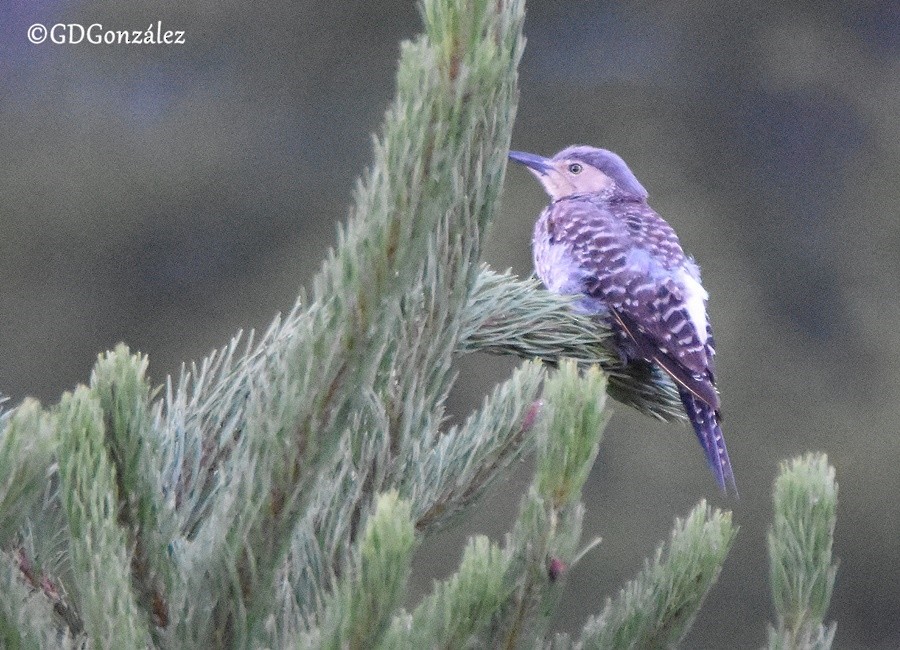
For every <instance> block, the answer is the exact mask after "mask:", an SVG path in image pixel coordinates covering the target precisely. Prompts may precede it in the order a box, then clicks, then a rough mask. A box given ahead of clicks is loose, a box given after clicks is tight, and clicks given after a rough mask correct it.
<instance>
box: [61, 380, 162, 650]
mask: <svg viewBox="0 0 900 650" xmlns="http://www.w3.org/2000/svg"><path fill="white" fill-rule="evenodd" d="M59 432H60V449H59V463H60V468H59V474H60V481H61V486H60V495H61V496H62V503H63V507H64V509H65V511H66V515H67V518H68V522H69V549H70V553H71V558H72V573H73V582H74V584H75V587H76V588H77V590H78V596H79V602H80V611H81V616H82V618H83V620H84V626H85V632H86V633H87V634H88V636H89V637H90V638H91V639H94V641H95V643H96V644H97V645H98V646H100V647H104V648H137V647H145V646H146V645H147V644H148V642H149V638H148V633H147V632H148V630H147V625H146V618H145V617H144V616H143V615H142V614H141V612H140V609H139V607H138V605H137V602H136V599H135V595H134V593H133V592H132V589H131V579H130V574H131V570H130V569H131V554H130V552H129V548H128V540H127V537H126V533H125V531H123V530H122V528H121V527H120V526H119V523H118V521H117V512H118V490H117V486H116V478H115V467H114V464H113V462H112V461H111V459H110V458H109V457H108V455H107V450H106V446H105V436H106V434H105V431H104V426H103V412H102V410H101V408H100V404H99V400H98V399H97V398H96V397H95V396H94V395H93V394H92V392H91V391H90V389H88V388H86V387H83V386H82V387H80V388H78V389H76V390H75V392H74V393H68V394H66V395H63V399H62V402H61V403H60V406H59Z"/></svg>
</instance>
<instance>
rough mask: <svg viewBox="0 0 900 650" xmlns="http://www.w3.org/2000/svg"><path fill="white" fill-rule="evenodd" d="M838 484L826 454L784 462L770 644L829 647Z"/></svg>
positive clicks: (790, 649) (790, 648) (777, 498)
mask: <svg viewBox="0 0 900 650" xmlns="http://www.w3.org/2000/svg"><path fill="white" fill-rule="evenodd" d="M837 492H838V486H837V482H836V481H835V478H834V468H833V467H832V466H831V465H829V464H828V457H827V456H825V454H807V455H805V456H802V457H797V458H794V459H793V460H791V461H790V463H787V462H784V463H782V465H781V472H780V474H779V476H778V478H777V479H776V480H775V494H774V503H775V521H774V523H773V525H772V528H771V530H770V531H769V562H770V579H771V582H772V599H773V601H774V603H775V611H776V612H777V613H778V621H777V625H776V626H775V627H770V628H769V647H770V648H772V649H776V648H778V649H784V650H800V649H803V650H806V649H813V648H815V649H817V650H827V649H828V648H830V647H831V643H832V641H833V640H834V633H835V630H836V627H837V626H836V624H835V623H832V624H831V625H824V624H823V620H824V618H825V613H826V612H827V611H828V605H829V603H830V602H831V592H832V589H833V588H834V579H835V576H836V574H837V563H836V562H832V556H831V548H832V544H833V542H834V527H835V523H836V521H837Z"/></svg>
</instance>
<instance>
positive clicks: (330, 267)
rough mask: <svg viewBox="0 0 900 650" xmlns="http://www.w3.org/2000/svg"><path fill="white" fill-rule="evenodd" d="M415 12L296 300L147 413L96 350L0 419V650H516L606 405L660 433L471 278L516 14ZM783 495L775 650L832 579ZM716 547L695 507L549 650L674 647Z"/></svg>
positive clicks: (530, 631) (499, 169) (509, 290)
mask: <svg viewBox="0 0 900 650" xmlns="http://www.w3.org/2000/svg"><path fill="white" fill-rule="evenodd" d="M422 15H423V19H424V22H425V33H424V34H423V35H422V36H420V37H419V38H418V39H416V40H415V41H412V42H410V43H405V44H404V45H403V47H402V56H401V60H400V64H399V68H398V72H397V95H396V99H395V101H394V102H393V104H392V105H391V107H390V108H389V110H388V111H387V113H386V115H385V121H384V126H383V128H382V131H381V134H380V136H379V137H378V138H377V139H376V140H375V143H374V163H373V166H372V168H371V169H370V170H368V171H367V172H366V173H365V175H364V176H363V178H362V180H361V181H360V183H359V185H358V187H357V189H356V192H355V198H354V206H353V208H352V210H351V217H350V219H349V221H348V223H347V225H346V227H345V228H343V229H342V230H341V232H340V235H339V238H338V245H337V247H336V249H335V250H334V251H332V252H331V253H330V254H329V255H328V257H327V259H326V260H325V262H324V263H323V266H322V269H321V271H320V273H319V274H318V275H317V276H316V279H315V280H314V282H313V286H312V289H311V291H310V296H309V298H308V299H307V297H306V296H301V297H300V299H299V300H298V302H297V305H296V306H295V308H294V309H293V310H292V311H291V312H290V313H289V314H288V315H287V316H285V317H284V318H283V319H282V318H278V319H276V320H275V322H274V323H273V324H272V326H271V327H270V328H269V330H268V331H267V332H266V333H265V334H264V335H263V336H262V337H260V338H259V340H257V341H255V340H254V337H253V336H252V335H251V337H250V338H249V341H247V343H246V345H245V346H241V344H240V337H236V338H235V339H234V340H233V341H232V342H231V344H230V345H228V346H226V347H225V348H223V349H222V350H221V351H219V352H216V353H213V354H212V355H210V356H209V357H208V358H206V359H205V360H203V361H202V362H201V363H200V364H198V365H193V366H191V367H190V368H187V367H186V368H184V369H183V371H182V372H181V374H180V376H179V377H177V378H175V379H169V380H168V381H167V383H166V385H165V387H164V389H163V390H161V391H158V392H159V394H157V391H154V390H151V387H150V385H149V383H148V381H147V379H146V370H147V359H146V357H143V356H141V355H140V354H132V353H131V352H130V351H129V349H128V348H127V347H125V346H124V345H121V346H119V347H117V348H116V349H115V350H114V351H111V352H108V353H106V354H103V355H101V356H100V358H99V359H98V361H97V364H96V366H95V368H94V371H93V374H92V376H91V380H90V385H89V386H81V387H79V388H77V389H76V390H75V391H73V392H72V393H68V394H66V395H64V396H63V398H62V400H61V402H60V404H59V405H58V406H57V407H54V408H52V409H49V410H44V409H42V408H41V407H40V406H39V405H38V404H37V403H36V402H34V401H31V400H27V401H25V402H24V403H23V404H21V405H19V406H18V407H17V408H15V409H14V410H12V411H8V412H3V413H0V640H2V642H3V644H4V645H5V646H6V647H88V646H90V647H110V648H113V647H114V648H143V647H159V648H198V647H202V648H244V647H278V648H281V647H298V646H299V647H334V648H338V647H340V648H344V647H347V648H363V647H383V648H422V647H448V648H454V647H467V646H475V647H504V648H515V647H535V646H539V645H543V644H544V643H545V637H546V630H547V627H548V624H549V621H550V618H551V616H552V613H553V611H554V608H555V606H556V604H557V602H558V599H559V597H560V594H561V592H562V589H563V587H564V585H565V582H566V576H567V575H568V573H569V571H571V570H572V568H573V567H574V566H575V565H576V564H577V562H578V559H579V558H580V557H581V556H582V555H583V554H584V552H586V550H587V549H589V548H591V547H592V546H593V544H594V542H592V543H590V544H588V546H587V547H586V548H581V529H582V522H583V517H584V506H583V505H582V503H581V492H582V489H583V486H584V484H585V481H586V479H587V477H588V475H589V472H590V470H591V467H592V465H593V462H594V459H595V458H596V455H597V453H598V449H599V444H600V438H601V433H602V430H603V427H604V424H605V422H606V419H607V411H606V404H605V401H606V395H607V394H608V395H610V396H612V397H614V398H616V399H618V400H620V401H622V402H624V403H626V404H629V405H632V406H634V407H635V408H638V409H639V410H641V411H643V412H645V413H648V414H651V415H653V416H656V417H660V418H665V419H679V418H681V417H683V416H682V413H681V407H680V406H679V403H678V399H677V392H676V391H675V389H674V387H673V386H672V385H671V383H670V382H669V381H668V380H666V379H665V378H664V377H663V376H662V374H661V373H660V372H658V371H656V370H654V369H652V368H651V367H650V366H629V367H623V366H622V365H621V362H620V360H619V359H618V357H617V356H616V355H614V354H611V353H610V351H609V349H608V337H609V332H608V331H607V330H605V329H604V328H603V326H602V325H601V324H598V323H596V322H593V321H592V320H591V319H590V318H589V317H587V316H585V315H581V314H577V313H574V312H572V311H571V310H570V309H569V300H568V299H566V298H564V297H560V296H555V295H551V294H548V293H546V292H544V291H542V290H540V289H539V288H538V287H537V285H536V283H535V282H534V281H533V280H519V279H517V278H515V277H513V276H511V275H509V274H497V273H494V272H492V271H491V270H489V269H487V268H485V267H483V266H481V265H480V256H481V241H482V239H483V236H484V232H485V229H486V228H487V226H488V225H489V223H490V221H491V219H492V217H493V216H494V214H495V213H496V211H497V207H498V198H499V192H500V187H501V185H502V180H503V175H504V171H505V164H506V152H507V150H508V148H509V139H510V134H511V130H512V124H513V118H514V116H515V110H516V98H517V93H518V90H517V85H516V66H517V64H518V61H519V58H520V56H521V53H522V48H523V44H524V39H523V37H522V33H521V29H522V23H523V19H524V6H523V3H522V2H521V1H520V0H500V1H499V2H498V1H495V0H467V1H466V2H457V1H455V0H453V1H451V0H427V1H425V2H423V3H422ZM478 350H480V351H486V352H491V353H496V354H513V355H518V356H520V357H523V358H525V359H526V361H524V362H523V363H522V365H521V366H520V367H519V368H518V369H517V370H516V371H515V372H513V374H512V375H511V376H510V377H509V378H508V379H507V380H506V381H505V382H503V383H501V384H500V385H499V386H497V387H496V389H495V390H494V391H493V392H492V393H491V394H490V395H489V396H487V397H486V398H485V400H484V403H483V404H482V406H481V408H479V409H477V410H476V411H475V412H473V413H472V414H471V415H470V416H469V417H468V418H467V419H466V420H465V422H463V423H462V424H461V425H459V426H453V427H446V426H445V425H444V419H445V413H444V404H445V401H446V397H447V394H448V392H449V390H450V388H451V386H452V383H453V379H454V372H453V366H452V363H453V361H454V359H455V358H457V357H458V356H459V355H460V354H465V353H467V352H472V351H478ZM535 359H537V360H535ZM548 366H549V367H551V368H556V369H555V370H549V371H548V370H547V369H546V368H547V367H548ZM542 383H543V389H542V388H541V386H542ZM531 452H534V453H535V456H536V460H535V463H536V465H535V474H534V478H533V480H532V483H531V485H530V487H529V489H528V491H527V493H526V494H525V495H524V496H523V498H522V501H521V504H520V507H519V512H518V517H517V519H516V521H515V524H514V526H513V529H512V531H511V532H510V534H509V535H508V536H507V537H506V539H505V540H504V542H503V544H497V543H493V542H491V541H489V540H487V539H485V538H481V537H479V538H475V539H473V540H470V542H469V543H468V545H467V546H466V549H465V552H464V554H463V558H462V561H461V563H460V566H459V568H458V570H457V571H456V572H455V573H454V574H453V575H451V576H450V577H449V578H447V579H446V580H444V581H442V582H439V583H436V584H435V585H434V589H433V590H432V593H431V594H429V595H427V596H425V597H424V598H423V599H422V601H421V602H420V603H418V604H417V605H416V606H414V607H412V608H411V611H406V609H405V606H406V603H405V595H406V586H407V579H408V575H409V570H410V568H409V567H410V560H411V557H412V554H413V552H414V550H415V548H416V547H417V545H418V543H419V542H420V541H421V540H422V539H423V538H425V537H426V536H428V535H430V534H432V533H433V532H434V531H435V530H437V529H438V528H440V527H441V526H444V525H447V524H448V523H449V522H450V521H451V520H452V519H453V518H454V517H455V516H456V515H458V514H459V513H461V512H464V511H465V510H466V509H468V508H469V507H470V506H471V505H472V504H473V503H475V502H476V501H477V500H478V498H479V497H480V496H481V495H482V494H483V493H484V491H485V490H486V489H487V488H488V487H489V486H490V485H492V484H493V483H494V482H495V481H496V480H498V479H499V478H501V477H502V476H504V474H505V473H506V470H507V469H508V468H509V467H510V465H512V464H513V463H514V462H515V461H516V460H518V459H521V458H522V457H523V456H524V455H526V454H528V453H531ZM821 465H822V467H825V465H824V460H823V461H822V462H821ZM798 467H799V466H798ZM797 471H800V470H799V469H798V470H796V471H795V473H796V472H797ZM823 471H824V470H823ZM804 476H805V475H804ZM801 478H802V477H801ZM791 481H794V482H791ZM795 483H796V485H795ZM812 483H814V481H812V479H808V478H803V479H802V480H801V479H800V478H798V479H790V480H789V479H784V480H783V481H782V480H781V479H780V482H779V483H778V486H777V489H776V493H777V494H778V495H779V496H778V500H777V503H778V504H781V505H777V506H776V513H777V514H776V525H775V528H774V529H773V536H772V540H773V541H772V542H771V546H772V549H773V557H777V558H779V559H778V562H777V563H776V564H773V566H775V567H777V569H773V584H774V585H775V596H776V602H777V603H778V607H779V614H780V621H779V630H778V631H773V633H772V634H773V637H772V638H773V639H776V637H777V639H785V640H786V641H785V644H787V643H788V642H791V643H793V642H794V641H796V639H797V638H799V636H802V635H806V634H807V631H809V634H810V635H812V634H813V633H814V632H815V631H816V629H817V628H816V626H819V625H821V618H822V616H824V612H825V607H827V602H828V596H829V595H830V590H831V585H832V584H833V579H834V570H833V568H831V567H830V564H829V563H830V550H831V546H830V544H831V542H830V531H831V528H833V492H834V490H832V498H831V504H832V509H831V510H828V509H827V508H824V509H823V508H819V507H816V508H813V509H811V510H809V509H807V510H804V507H808V506H809V504H813V503H815V504H818V503H820V502H824V501H826V499H825V497H816V498H815V499H813V498H812V497H810V494H813V492H810V490H811V489H812V488H810V485H811V484H812ZM816 499H818V500H816ZM778 513H780V514H778ZM829 513H830V514H829ZM823 517H824V518H825V519H823ZM828 517H831V519H827V518H828ZM826 519H827V521H826ZM823 521H825V524H823ZM828 521H830V524H828ZM807 533H809V535H811V536H809V535H807ZM733 537H734V530H733V529H732V527H731V524H730V516H729V515H728V513H720V512H718V511H710V510H709V509H708V508H707V507H706V506H705V504H702V503H701V504H700V505H699V506H698V507H697V508H696V509H695V510H694V512H693V513H692V514H691V515H690V516H689V517H688V518H687V519H686V520H685V521H684V522H681V521H678V522H676V528H675V531H674V532H673V534H672V539H671V541H670V542H669V544H668V545H667V546H666V547H661V548H660V550H659V552H658V553H657V555H656V557H655V558H654V560H653V561H652V562H648V563H647V565H646V566H645V568H644V570H643V571H642V572H641V573H640V574H639V576H638V577H637V578H636V579H635V580H634V581H633V582H632V583H629V585H628V586H626V588H625V589H624V590H623V591H622V592H621V593H620V595H619V596H618V598H616V599H614V600H611V601H609V602H608V603H607V605H606V608H605V609H604V610H603V611H602V612H601V613H600V615H599V617H597V618H595V619H592V620H591V621H590V622H589V623H588V625H587V626H586V627H585V628H584V631H583V633H582V637H581V639H580V640H579V641H577V642H576V641H573V640H572V639H570V638H569V637H567V636H565V635H560V636H557V637H555V638H554V639H553V641H552V644H553V645H559V646H561V647H565V646H573V645H574V646H579V647H581V646H592V647H652V646H668V645H673V644H676V643H677V642H678V641H679V640H680V639H681V638H683V636H684V634H685V633H686V631H687V630H688V628H689V627H690V624H691V622H692V621H693V620H694V616H695V615H696V612H697V610H698V608H699V607H700V605H701V602H702V600H703V598H704V596H705V595H706V593H707V591H708V590H709V589H710V587H711V586H712V585H713V583H714V582H715V579H716V577H717V575H718V573H719V571H720V569H721V566H722V563H723V561H724V559H725V556H726V554H727V552H728V550H729V548H730V546H731V543H732V540H733ZM797 566H802V567H804V568H803V571H802V572H801V573H800V574H799V575H800V576H801V578H800V579H799V580H796V579H795V578H794V576H795V573H794V571H795V568H796V567H797ZM798 635H799V636H798ZM803 638H806V637H803ZM810 638H812V637H810Z"/></svg>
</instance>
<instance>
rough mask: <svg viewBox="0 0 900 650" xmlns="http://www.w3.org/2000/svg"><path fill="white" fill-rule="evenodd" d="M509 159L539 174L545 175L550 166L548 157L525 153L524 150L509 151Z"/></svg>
mask: <svg viewBox="0 0 900 650" xmlns="http://www.w3.org/2000/svg"><path fill="white" fill-rule="evenodd" d="M509 159H510V160H514V161H516V162H517V163H520V164H522V165H525V166H526V167H528V168H529V169H531V170H533V171H534V172H535V173H536V174H540V175H541V176H546V175H547V173H548V172H549V171H550V169H551V168H552V165H551V164H550V159H549V158H544V157H543V156H538V155H536V154H533V153H525V152H524V151H510V152H509Z"/></svg>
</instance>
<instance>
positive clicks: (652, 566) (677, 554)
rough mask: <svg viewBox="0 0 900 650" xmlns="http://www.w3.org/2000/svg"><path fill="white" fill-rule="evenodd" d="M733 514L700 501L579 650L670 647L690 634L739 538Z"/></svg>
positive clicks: (590, 626) (590, 628) (591, 625)
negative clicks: (704, 602) (730, 551)
mask: <svg viewBox="0 0 900 650" xmlns="http://www.w3.org/2000/svg"><path fill="white" fill-rule="evenodd" d="M736 532H737V531H736V529H735V528H734V527H732V525H731V515H730V513H727V512H724V513H723V512H721V511H719V510H712V509H710V508H709V507H708V506H707V505H706V503H705V502H703V501H701V502H700V503H699V504H697V506H696V507H695V508H694V509H693V511H691V514H690V515H688V517H687V519H685V520H683V521H682V520H680V519H678V520H676V521H675V528H674V530H673V531H672V537H671V539H670V541H669V543H668V545H666V546H660V547H659V548H658V549H657V551H656V555H655V556H654V559H653V561H652V562H650V561H648V562H647V563H646V565H645V567H644V570H643V571H641V573H640V574H639V575H638V576H637V577H636V578H635V579H634V580H632V581H631V582H629V583H628V584H627V585H626V586H625V587H624V588H623V589H622V590H621V591H620V592H619V595H618V596H617V597H616V598H615V599H610V600H608V601H607V603H606V607H605V608H604V609H603V612H602V613H601V614H600V615H599V616H598V617H596V618H593V619H591V620H590V621H588V623H587V625H585V627H584V630H583V632H582V634H581V640H580V641H579V643H578V646H577V647H580V648H671V647H675V646H677V645H678V644H679V643H680V642H681V640H682V639H683V638H684V635H685V634H687V632H688V630H689V629H690V627H691V625H692V624H693V622H694V618H695V617H696V615H697V612H698V611H699V609H700V606H701V604H702V603H703V599H704V598H705V597H706V594H707V592H708V591H709V589H710V588H711V587H712V585H713V584H715V582H716V579H717V578H718V577H719V572H720V571H721V569H722V563H723V562H724V561H725V557H726V556H727V555H728V551H729V550H730V549H731V545H732V543H733V542H734V537H735V534H736Z"/></svg>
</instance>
